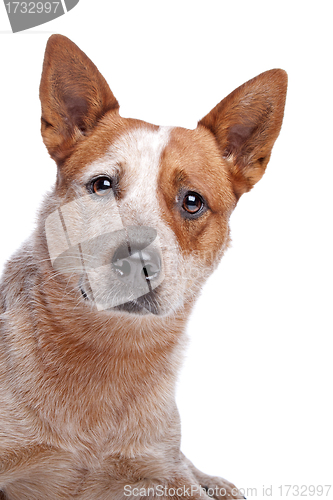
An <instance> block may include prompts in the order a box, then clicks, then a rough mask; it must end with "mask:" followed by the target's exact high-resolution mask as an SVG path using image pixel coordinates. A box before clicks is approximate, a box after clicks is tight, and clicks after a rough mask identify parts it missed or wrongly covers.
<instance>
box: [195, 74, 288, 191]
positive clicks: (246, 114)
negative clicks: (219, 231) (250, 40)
mask: <svg viewBox="0 0 333 500" xmlns="http://www.w3.org/2000/svg"><path fill="white" fill-rule="evenodd" d="M286 92H287V74H286V72H285V71H283V70H281V69H273V70H271V71H266V72H265V73H262V74H261V75H259V76H257V77H256V78H253V79H252V80H250V81H248V82H247V83H245V84H244V85H242V86H241V87H238V88H237V89H236V90H234V92H232V93H231V94H229V95H228V97H226V98H225V99H223V101H221V102H220V103H219V104H218V105H217V106H216V107H215V108H214V109H212V111H211V112H210V113H208V115H207V116H205V117H204V118H203V119H202V120H200V122H199V124H198V125H203V126H204V127H206V128H208V129H209V130H210V131H211V132H212V133H213V134H214V136H215V138H216V140H217V143H218V145H219V147H220V150H221V154H222V156H223V157H224V158H226V159H228V164H229V166H230V172H231V179H232V182H233V185H234V190H235V194H236V195H237V196H238V197H239V196H241V195H242V194H243V193H245V192H246V191H249V190H250V189H251V188H252V187H253V185H254V184H255V183H256V182H257V181H258V180H259V179H260V178H261V177H262V176H263V174H264V172H265V169H266V166H267V163H268V161H269V158H270V155H271V151H272V148H273V145H274V142H275V140H276V138H277V137H278V135H279V132H280V128H281V124H282V119H283V112H284V104H285V99H286Z"/></svg>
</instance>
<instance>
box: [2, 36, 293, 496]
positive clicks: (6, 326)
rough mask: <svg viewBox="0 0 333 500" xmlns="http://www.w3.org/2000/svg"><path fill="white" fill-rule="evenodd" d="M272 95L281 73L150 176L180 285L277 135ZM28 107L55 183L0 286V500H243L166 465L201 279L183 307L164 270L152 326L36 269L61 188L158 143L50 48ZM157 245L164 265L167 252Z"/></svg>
mask: <svg viewBox="0 0 333 500" xmlns="http://www.w3.org/2000/svg"><path fill="white" fill-rule="evenodd" d="M286 87H287V77H286V74H285V72H284V71H282V70H279V69H277V70H272V71H268V72H266V73H263V74H262V75H259V76H258V77H256V78H254V79H253V80H251V81H249V82H247V83H246V84H244V85H243V86H241V87H239V88H238V89H237V90H235V91H234V92H233V93H232V94H230V95H229V96H228V97H227V98H226V99H224V100H223V101H222V102H221V103H220V104H218V105H217V106H216V107H215V108H214V109H213V110H212V111H211V112H210V113H209V114H208V115H207V116H206V117H205V118H203V119H202V120H201V121H200V122H199V124H198V127H197V128H196V129H195V130H185V129H181V128H173V129H171V130H170V132H169V133H168V134H169V135H168V140H167V141H166V143H165V147H164V148H163V151H162V153H161V156H160V160H159V164H158V173H157V174H156V186H157V189H156V191H157V192H156V199H157V200H158V207H159V208H158V214H157V215H156V217H157V218H158V221H159V224H161V227H163V228H165V231H166V232H167V231H169V233H168V234H172V235H173V237H174V242H175V245H174V246H175V249H174V250H173V251H174V252H175V255H174V256H175V259H178V260H177V262H179V268H180V269H184V270H185V271H186V269H188V268H187V267H186V266H190V265H191V266H192V267H193V266H197V267H198V269H199V270H200V269H203V270H204V271H205V272H204V273H203V275H204V276H208V275H209V274H210V273H211V272H212V271H213V269H214V268H215V266H216V265H217V263H218V261H219V259H220V258H221V256H222V254H223V252H224V250H225V249H226V248H227V246H228V242H229V226H228V220H229V216H230V214H231V212H232V210H233V209H234V208H235V206H236V204H237V201H238V199H239V197H240V196H241V195H242V194H243V193H245V192H246V191H248V190H249V189H251V188H252V186H253V185H254V184H255V183H256V182H257V181H258V180H259V179H260V178H261V177H262V175H263V173H264V171H265V168H266V165H267V163H268V161H269V158H270V154H271V150H272V147H273V144H274V142H275V140H276V138H277V136H278V134H279V131H280V127H281V124H282V118H283V111H284V102H285V95H286ZM40 98H41V103H42V136H43V139H44V142H45V145H46V147H47V148H48V151H49V153H50V155H51V157H52V158H53V159H54V160H55V161H56V163H57V165H58V176H57V182H56V185H55V187H54V190H53V192H52V193H51V194H50V195H49V196H48V197H47V199H46V200H45V202H44V204H43V206H42V208H41V211H40V214H39V222H38V226H37V229H36V231H35V232H34V233H33V235H32V237H31V238H30V239H29V241H27V242H26V243H25V244H24V245H23V246H22V248H21V249H20V250H19V251H18V252H17V253H16V254H15V255H14V256H13V257H12V259H11V260H10V261H9V262H8V263H7V265H6V268H5V271H4V274H3V277H2V283H1V286H0V320H1V322H0V499H1V500H4V499H5V500H24V499H27V500H65V499H66V500H68V499H80V500H118V499H123V498H132V499H134V498H137V495H135V494H134V492H133V491H132V493H131V494H126V495H125V490H124V488H125V486H126V485H130V487H131V488H134V487H136V488H147V489H148V488H153V487H157V486H158V485H160V486H163V487H164V488H165V493H164V496H162V497H161V496H160V497H159V498H164V499H166V498H174V499H178V498H182V499H183V498H193V499H197V500H199V499H200V500H202V499H205V498H206V499H208V498H210V497H208V495H207V494H206V493H205V491H204V490H203V489H201V490H200V489H199V485H201V487H202V488H206V490H207V489H208V488H215V490H216V487H218V488H219V489H220V492H219V493H216V492H215V493H214V495H213V498H216V499H218V498H220V499H221V498H243V497H242V495H240V494H239V493H238V492H237V491H236V489H235V490H234V489H233V488H234V486H233V485H232V484H231V483H229V482H227V481H225V480H224V479H221V478H216V477H211V476H207V475H205V474H203V473H201V472H200V471H198V470H197V469H196V468H195V467H194V466H193V465H192V464H191V462H189V461H188V460H187V459H186V458H185V457H184V456H183V455H182V453H181V452H180V422H179V416H178V412H177V408H176V405H175V397H174V393H175V383H176V379H177V373H178V371H179V367H180V363H181V360H182V354H183V350H184V346H185V344H186V336H185V327H186V323H187V319H188V316H189V314H190V312H191V309H192V307H193V304H194V302H195V299H196V297H197V295H198V293H199V291H200V289H201V286H202V284H203V282H204V278H202V282H200V283H197V282H196V283H195V284H194V283H192V285H191V287H188V289H191V290H192V292H191V293H189V294H188V295H187V294H185V293H184V287H183V288H181V278H179V283H178V282H176V281H175V279H174V276H172V275H171V273H170V274H168V270H166V273H165V274H166V275H165V278H164V282H163V286H162V287H161V290H162V292H161V297H160V302H159V304H160V306H161V312H160V313H158V314H149V312H148V314H141V315H140V314H135V313H131V312H126V311H119V310H118V311H116V310H112V309H111V310H105V311H104V310H103V311H98V310H97V309H96V308H95V307H94V306H93V304H91V303H89V301H87V300H85V298H84V297H83V296H82V294H81V293H80V289H79V285H78V283H79V281H78V278H77V277H75V276H73V277H70V278H68V279H67V277H66V278H64V276H62V275H61V274H59V273H56V271H55V269H54V268H53V267H52V265H51V262H50V257H49V252H48V246H47V241H46V236H45V220H46V218H47V217H48V215H49V214H51V213H52V212H53V211H54V210H56V209H57V208H58V207H59V206H60V205H61V204H62V203H66V202H68V201H70V200H71V199H73V196H74V195H73V193H74V191H73V190H72V186H73V185H75V186H80V182H81V179H82V178H83V177H82V176H84V175H85V172H86V169H87V168H88V166H89V165H92V164H94V162H95V163H96V162H98V161H101V159H103V158H105V155H106V154H107V152H108V151H109V148H110V147H111V148H112V147H113V145H114V144H116V143H117V141H118V143H119V141H121V140H122V138H123V137H127V136H126V134H129V135H128V137H132V136H131V134H132V135H133V134H134V135H133V137H134V136H135V137H137V136H138V134H140V133H141V132H142V134H145V133H147V134H149V133H150V134H158V133H159V132H158V131H159V127H156V126H153V125H149V124H145V123H143V122H140V121H139V120H130V119H124V118H122V117H121V116H120V115H119V111H118V108H119V105H118V102H117V100H116V99H115V97H114V96H113V94H112V92H111V90H110V89H109V87H108V85H107V83H106V81H105V80H104V78H103V77H102V76H101V74H100V73H99V71H98V70H97V68H96V67H95V66H94V64H93V63H92V62H91V61H90V60H89V59H88V57H87V56H86V55H85V54H84V53H83V52H81V50H80V49H78V47H76V45H74V44H73V43H72V42H71V41H70V40H68V39H67V38H65V37H63V36H60V35H53V36H52V37H51V38H50V39H49V42H48V45H47V48H46V53H45V60H44V66H43V74H42V80H41V86H40ZM135 134H136V135H135ZM89 168H90V167H89ZM126 168H127V166H126V164H121V166H120V167H119V172H120V174H119V192H118V202H119V207H120V209H121V210H122V213H123V214H124V218H125V219H126V217H127V219H129V220H132V219H131V218H133V220H135V221H138V220H139V218H140V217H142V216H143V215H142V214H136V207H135V206H133V205H131V204H129V203H127V204H126V193H127V190H128V187H129V186H130V183H131V182H132V181H131V177H127V178H126ZM147 168H148V167H147ZM131 175H132V177H133V175H135V171H134V173H132V174H131ZM126 179H127V180H126ZM147 181H148V180H147ZM77 189H78V188H77ZM80 189H83V187H82V186H81V187H80ZM184 189H187V190H189V191H197V192H199V193H201V195H202V197H203V198H204V199H205V200H206V201H207V209H206V211H205V212H204V213H203V214H202V215H201V217H198V218H196V219H195V220H194V219H193V220H192V219H189V218H186V217H184V216H183V215H182V209H181V208H179V203H178V202H176V200H177V199H178V198H179V196H180V194H179V193H182V192H183V191H184ZM177 203H178V204H177ZM155 211H156V210H155ZM144 216H145V217H146V219H149V214H147V213H145V214H144ZM171 232H172V233H171ZM161 240H162V249H164V248H165V247H167V244H168V241H163V236H162V237H161ZM182 266H183V267H182ZM196 281H198V280H196ZM182 286H183V285H182ZM182 290H183V291H182ZM163 294H164V295H163ZM176 299H177V302H176ZM172 488H173V489H174V490H172ZM177 488H178V493H177ZM184 488H185V489H184ZM188 488H192V489H191V490H188ZM195 488H196V489H195ZM180 489H182V491H185V492H186V494H184V493H182V491H181V490H180ZM127 491H129V490H127ZM141 491H142V490H141ZM170 491H172V493H170ZM189 491H190V493H189ZM223 491H225V494H223ZM168 492H169V493H168ZM148 498H153V496H152V495H151V496H148Z"/></svg>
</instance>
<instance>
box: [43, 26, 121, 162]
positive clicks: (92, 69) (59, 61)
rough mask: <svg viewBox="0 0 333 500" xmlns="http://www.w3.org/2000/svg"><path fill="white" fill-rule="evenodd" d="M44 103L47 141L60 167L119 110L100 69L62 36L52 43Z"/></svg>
mask: <svg viewBox="0 0 333 500" xmlns="http://www.w3.org/2000/svg"><path fill="white" fill-rule="evenodd" d="M40 100H41V104H42V136H43V140H44V143H45V145H46V147H47V149H48V151H49V153H50V155H51V157H52V158H53V159H54V160H55V161H56V162H57V164H58V165H59V164H61V163H62V162H63V161H64V160H65V159H66V157H67V156H69V154H70V153H71V152H72V150H73V147H74V146H75V144H76V143H77V142H78V141H80V140H82V138H83V137H84V136H86V135H89V134H90V132H91V131H92V129H93V128H94V126H95V125H96V123H97V122H98V120H100V118H101V117H102V116H103V115H104V114H105V113H106V112H108V111H110V110H118V108H119V104H118V102H117V100H116V98H115V97H114V95H113V94H112V92H111V90H110V88H109V86H108V84H107V83H106V81H105V79H104V78H103V76H102V75H101V74H100V72H99V71H98V69H97V68H96V66H95V65H94V64H93V63H92V62H91V60H90V59H89V58H88V57H87V56H86V55H85V54H84V52H82V51H81V50H80V49H79V48H78V47H77V46H76V45H75V44H74V43H73V42H71V41H70V40H69V39H68V38H66V37H65V36H62V35H52V36H51V37H50V38H49V40H48V43H47V46H46V50H45V57H44V64H43V73H42V79H41V84H40Z"/></svg>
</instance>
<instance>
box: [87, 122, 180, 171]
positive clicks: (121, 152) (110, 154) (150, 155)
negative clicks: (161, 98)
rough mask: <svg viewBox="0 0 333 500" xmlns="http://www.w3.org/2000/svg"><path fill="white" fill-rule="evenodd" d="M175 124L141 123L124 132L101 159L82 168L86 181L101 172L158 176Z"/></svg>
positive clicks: (110, 145) (112, 142)
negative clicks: (170, 125) (172, 125)
mask: <svg viewBox="0 0 333 500" xmlns="http://www.w3.org/2000/svg"><path fill="white" fill-rule="evenodd" d="M171 130H172V128H171V127H155V128H152V127H149V126H148V124H147V126H145V125H141V126H139V127H134V128H129V129H127V130H125V131H123V132H122V133H121V134H120V135H119V136H118V137H117V138H116V139H115V140H114V141H111V143H110V144H109V146H108V148H107V149H106V151H105V152H104V154H102V155H101V156H99V157H98V158H96V159H94V160H93V161H92V162H90V163H88V164H87V165H86V167H85V168H84V169H83V171H82V174H81V175H82V180H83V181H88V180H89V179H90V178H91V177H93V176H94V175H98V174H103V173H104V174H108V175H111V176H113V175H116V174H119V173H121V174H122V175H125V176H127V177H128V176H131V177H137V178H138V179H139V178H146V180H147V181H148V180H149V179H150V178H151V177H154V178H155V177H156V175H157V170H158V168H159V164H160V159H161V156H162V154H163V152H164V150H165V148H166V147H167V145H168V142H169V139H170V133H171Z"/></svg>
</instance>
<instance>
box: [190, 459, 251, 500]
mask: <svg viewBox="0 0 333 500" xmlns="http://www.w3.org/2000/svg"><path fill="white" fill-rule="evenodd" d="M182 456H183V460H184V463H185V464H186V466H187V467H188V469H189V470H190V472H191V474H192V475H193V476H194V478H195V480H196V481H197V482H198V483H199V484H200V486H201V488H202V489H203V490H205V492H206V495H207V496H208V497H210V498H214V499H215V500H222V499H224V500H233V499H240V498H241V499H244V498H245V497H244V495H243V494H242V493H241V491H239V490H238V488H237V487H236V486H235V485H234V484H232V483H230V482H229V481H227V480H226V479H223V478H222V477H217V476H209V475H208V474H204V473H203V472H201V471H200V470H199V469H197V468H196V467H195V466H194V465H193V464H192V462H190V460H188V458H186V457H185V456H184V455H182Z"/></svg>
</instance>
